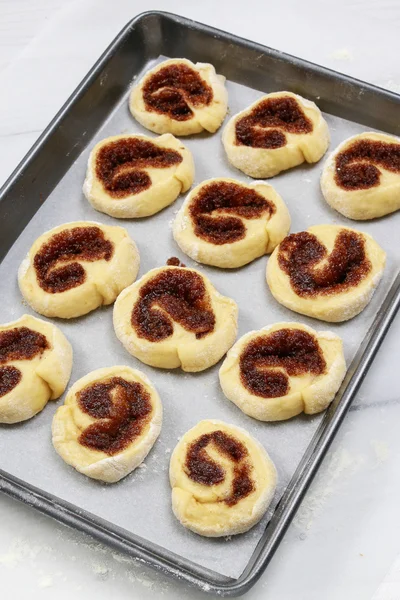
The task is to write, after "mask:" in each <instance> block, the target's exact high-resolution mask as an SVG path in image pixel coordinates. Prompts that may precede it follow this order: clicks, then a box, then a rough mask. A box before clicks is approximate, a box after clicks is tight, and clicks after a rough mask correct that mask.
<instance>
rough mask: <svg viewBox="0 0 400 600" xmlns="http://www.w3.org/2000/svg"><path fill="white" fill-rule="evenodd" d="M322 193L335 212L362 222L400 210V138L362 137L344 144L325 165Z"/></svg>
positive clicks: (363, 134) (355, 137)
mask: <svg viewBox="0 0 400 600" xmlns="http://www.w3.org/2000/svg"><path fill="white" fill-rule="evenodd" d="M321 188H322V193H323V195H324V197H325V200H326V201H327V203H328V204H330V206H332V208H334V209H336V210H337V211H338V212H340V213H341V214H342V215H344V216H345V217H348V218H349V219H355V220H359V221H365V220H366V219H376V218H377V217H382V216H383V215H387V214H389V213H392V212H394V211H396V210H399V208H400V138H397V137H393V136H391V135H385V134H383V133H372V132H367V133H360V134H359V135H355V136H353V137H351V138H349V139H348V140H346V141H344V142H342V143H341V144H340V145H339V146H338V147H337V148H336V150H335V151H334V152H332V154H331V155H330V156H329V158H328V160H327V161H326V164H325V167H324V170H323V171H322V176H321Z"/></svg>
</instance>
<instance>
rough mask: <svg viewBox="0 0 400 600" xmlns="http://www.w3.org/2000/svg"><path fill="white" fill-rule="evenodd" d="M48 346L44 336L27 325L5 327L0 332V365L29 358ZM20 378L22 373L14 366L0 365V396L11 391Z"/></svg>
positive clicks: (40, 352)
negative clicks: (4, 329)
mask: <svg viewBox="0 0 400 600" xmlns="http://www.w3.org/2000/svg"><path fill="white" fill-rule="evenodd" d="M49 348H50V345H49V343H48V341H47V339H46V337H45V336H44V335H43V334H41V333H39V332H38V331H34V330H33V329H29V327H14V328H13V329H7V330H6V331H2V332H0V365H6V363H9V362H12V361H17V360H31V359H32V358H34V357H35V356H38V355H40V354H43V352H44V351H45V350H48V349H49ZM21 378H22V373H21V371H20V370H19V369H17V368H16V367H14V366H12V365H6V366H0V398H1V396H4V395H5V394H8V393H9V392H11V390H12V389H14V388H15V387H16V386H17V385H18V383H19V382H20V381H21Z"/></svg>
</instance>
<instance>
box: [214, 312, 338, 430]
mask: <svg viewBox="0 0 400 600" xmlns="http://www.w3.org/2000/svg"><path fill="white" fill-rule="evenodd" d="M345 373H346V363H345V359H344V355H343V347H342V340H341V339H340V338H339V337H338V336H337V335H334V334H333V333H331V332H330V331H319V332H318V331H315V330H314V329H311V327H307V325H302V324H300V323H291V322H290V323H275V324H274V325H269V326H268V327H263V328H262V329H261V330H260V331H250V333H247V334H246V335H244V336H243V337H242V338H240V340H238V341H237V342H236V344H235V345H234V346H233V347H232V348H231V349H230V350H229V352H228V355H227V357H226V359H225V360H224V362H223V364H222V367H221V368H220V371H219V380H220V383H221V387H222V390H223V392H224V394H225V396H226V397H227V398H228V399H229V400H231V401H232V402H234V403H235V404H236V405H237V406H238V407H239V408H240V409H241V410H242V411H243V412H244V413H246V414H247V415H249V416H250V417H253V418H254V419H258V420H260V421H282V420H284V419H290V418H291V417H294V416H295V415H298V414H299V413H301V412H303V411H304V412H305V413H307V414H314V413H318V412H321V411H322V410H325V408H327V406H328V405H329V404H330V402H331V401H332V400H333V398H334V397H335V394H336V392H337V391H338V389H339V387H340V384H341V383H342V381H343V377H344V376H345Z"/></svg>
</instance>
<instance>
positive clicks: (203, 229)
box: [189, 181, 276, 245]
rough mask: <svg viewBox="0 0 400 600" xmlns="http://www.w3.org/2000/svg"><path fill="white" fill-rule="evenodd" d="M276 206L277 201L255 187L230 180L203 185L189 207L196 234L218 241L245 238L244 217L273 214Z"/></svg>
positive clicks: (226, 241)
mask: <svg viewBox="0 0 400 600" xmlns="http://www.w3.org/2000/svg"><path fill="white" fill-rule="evenodd" d="M275 210H276V208H275V204H274V203H273V202H271V201H270V200H267V199H266V198H264V197H263V196H262V195H261V194H259V193H258V192H256V190H254V189H251V188H248V187H245V186H243V185H239V184H237V183H232V182H227V181H215V182H212V183H209V184H207V185H204V186H203V187H202V188H201V189H200V190H199V192H198V193H197V194H196V196H195V197H194V198H193V200H192V202H191V203H190V207H189V213H190V216H191V218H192V221H193V224H194V230H195V234H196V235H197V236H199V237H200V238H202V239H204V240H206V241H207V242H209V243H211V244H215V245H223V244H230V243H233V242H237V241H238V240H240V239H243V238H244V237H245V235H246V226H245V224H244V223H243V221H242V219H259V218H260V217H262V216H263V215H264V214H267V215H268V216H269V217H271V216H272V215H273V214H274V212H275ZM240 217H241V218H240Z"/></svg>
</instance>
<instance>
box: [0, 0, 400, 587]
mask: <svg viewBox="0 0 400 600" xmlns="http://www.w3.org/2000/svg"><path fill="white" fill-rule="evenodd" d="M150 17H151V18H153V17H159V18H161V19H168V20H170V21H173V22H174V23H178V24H184V25H187V26H193V24H194V25H196V27H197V28H200V29H202V30H204V31H206V32H208V33H210V34H212V35H217V36H219V37H222V38H225V39H230V40H234V41H235V43H237V44H239V45H242V46H247V47H250V48H253V49H256V50H259V51H262V52H263V53H265V52H268V54H270V55H271V56H274V57H275V58H277V59H283V60H288V61H290V62H292V63H293V64H298V65H301V66H305V67H307V68H309V69H310V70H314V71H315V70H316V71H318V72H320V73H323V74H325V75H327V76H329V77H330V78H336V79H340V80H342V81H344V82H346V83H350V84H353V85H357V86H358V87H360V88H362V89H365V90H368V91H371V92H376V93H379V94H380V95H383V96H385V97H386V98H388V99H390V100H393V101H395V102H397V103H399V104H400V95H399V94H396V93H394V92H391V91H388V90H385V89H383V88H380V87H378V86H375V85H373V84H370V83H366V82H363V81H360V80H358V79H356V78H353V77H350V76H348V75H344V74H342V73H339V72H336V71H334V70H332V69H328V68H326V67H322V66H319V65H317V64H315V63H312V62H309V61H307V60H304V59H301V58H297V57H294V56H292V55H290V54H286V53H284V52H280V51H277V50H274V49H272V48H269V47H267V46H264V45H262V44H259V43H256V42H252V41H250V40H247V39H244V38H241V37H238V36H236V35H235V34H231V33H227V32H224V31H221V30H219V29H216V28H214V27H210V26H208V25H204V24H201V23H197V22H196V21H193V20H191V19H187V18H185V17H180V16H178V15H175V14H173V13H168V12H163V11H147V12H144V13H141V14H139V15H138V16H136V17H135V18H133V19H132V20H131V21H129V22H128V24H127V25H126V26H125V27H124V28H123V29H122V30H121V32H120V33H119V34H118V35H117V36H116V38H115V39H114V40H113V41H112V42H111V44H110V45H109V46H108V48H107V49H106V50H105V51H104V52H103V54H102V55H101V57H100V58H99V59H98V60H97V61H96V63H95V64H94V66H93V67H92V68H91V69H90V71H89V73H88V74H87V75H86V76H85V77H84V79H83V80H82V81H81V83H80V84H79V85H78V86H77V88H76V89H75V91H74V92H73V93H72V94H71V96H70V97H69V98H68V100H67V101H66V103H65V104H64V105H63V107H62V108H61V110H60V111H59V112H58V113H57V114H56V116H55V117H54V118H53V120H52V121H51V122H50V124H49V125H48V126H47V127H46V129H45V130H44V131H43V133H42V134H41V135H40V137H39V138H38V140H37V141H36V142H35V144H34V145H33V146H32V148H31V149H30V150H29V151H28V153H27V154H26V155H25V157H24V158H23V159H22V161H21V162H20V163H19V165H18V166H17V168H16V169H15V170H14V172H13V173H12V174H11V175H10V177H9V178H8V179H7V180H6V182H5V184H4V185H3V186H2V188H1V189H0V202H1V200H2V198H3V197H4V196H5V194H6V193H7V192H8V190H9V189H10V188H11V186H12V185H13V184H14V183H15V181H16V180H17V178H18V177H19V176H20V175H21V174H22V172H23V170H24V169H25V167H26V166H27V165H28V164H29V162H30V161H31V160H33V158H34V157H35V156H36V155H37V154H38V153H39V151H40V150H41V148H42V146H43V145H44V143H45V142H46V140H47V138H48V137H50V135H51V134H52V133H53V131H54V130H55V129H56V128H57V126H58V125H59V123H60V122H61V121H62V119H63V117H64V116H65V114H66V113H67V111H68V110H69V108H70V106H71V105H72V104H73V103H74V102H75V101H76V100H77V99H79V97H80V96H81V95H82V93H83V92H84V91H85V87H86V86H87V85H88V83H90V82H91V81H92V80H93V79H95V77H96V76H97V75H98V74H99V72H100V70H101V69H102V67H103V66H104V64H105V63H106V62H107V61H108V59H109V58H110V57H111V55H112V54H113V52H114V51H115V50H116V48H117V47H118V45H119V43H120V41H121V40H122V39H123V38H124V37H125V35H126V34H127V33H128V32H129V31H130V30H131V29H132V28H133V27H135V26H137V25H138V24H144V23H145V21H146V20H147V19H148V18H150ZM399 307H400V276H398V277H397V279H396V281H395V283H394V284H393V285H392V287H391V290H390V291H389V294H388V296H387V298H386V301H385V302H384V304H383V305H382V307H381V309H380V310H379V312H378V315H377V317H376V319H375V321H374V323H373V325H372V327H371V328H370V330H369V333H368V334H367V336H366V338H365V340H364V343H363V344H362V346H361V347H360V349H359V352H358V353H357V356H356V358H357V357H358V366H356V368H355V370H354V371H353V372H352V373H351V372H350V373H349V378H348V379H347V378H346V386H347V387H346V388H345V389H344V390H343V395H342V397H341V399H340V401H339V404H338V406H337V409H336V410H337V414H336V415H335V419H333V420H331V421H330V422H329V423H327V424H326V426H324V431H323V433H322V434H321V435H320V437H319V439H317V436H318V435H319V432H320V429H319V430H318V431H317V432H316V434H315V436H314V446H313V448H312V449H311V452H310V458H309V463H308V465H307V469H306V468H305V465H304V468H303V470H302V472H301V474H300V476H299V479H298V481H297V484H298V485H297V486H296V487H294V486H293V487H292V488H291V489H290V490H289V493H288V495H287V498H286V501H285V505H284V508H283V509H282V510H281V512H280V521H279V524H277V525H276V526H275V529H274V531H273V533H272V535H271V537H270V539H269V540H268V541H267V543H265V541H264V544H265V545H264V547H263V548H262V549H261V551H260V552H259V554H258V556H257V558H256V559H255V560H254V563H253V564H252V566H251V567H250V569H249V573H248V574H246V575H243V574H242V575H241V576H240V577H239V578H238V579H236V580H232V581H230V582H229V583H226V584H221V583H217V582H216V581H215V580H214V581H215V582H212V581H211V579H210V578H208V579H207V578H206V577H202V576H199V575H197V574H193V572H191V571H190V568H189V567H188V566H183V565H178V566H176V565H174V564H171V562H170V561H169V560H168V559H166V558H165V557H164V556H162V554H161V553H160V552H159V551H154V552H153V551H151V550H150V549H147V548H145V547H144V546H143V545H141V544H140V541H139V540H138V541H137V542H136V543H132V544H131V546H132V548H134V551H135V556H136V557H137V558H139V559H140V560H143V561H144V562H145V563H146V564H149V565H150V566H153V567H155V568H157V569H160V570H161V571H163V572H164V573H166V574H169V575H174V576H175V577H177V578H178V579H181V580H185V581H186V582H187V583H190V584H192V585H196V586H197V587H200V588H201V589H202V590H203V591H206V592H209V593H216V594H219V595H222V596H228V595H229V596H239V595H242V594H244V593H245V592H246V591H247V590H249V589H250V588H251V587H252V586H253V585H254V583H256V581H257V580H258V579H259V577H260V576H261V575H262V573H263V571H264V569H265V568H266V566H267V564H268V562H269V560H270V559H271V557H272V555H273V553H274V551H275V550H276V548H277V546H278V544H279V542H280V540H281V538H282V537H283V535H284V533H285V531H286V529H287V527H288V525H289V523H290V521H291V519H292V517H293V516H294V514H295V512H296V510H297V508H298V506H299V504H300V502H301V500H302V498H303V496H304V494H305V492H306V491H307V489H308V487H309V485H310V483H311V481H312V479H313V477H314V475H315V473H316V471H317V468H318V466H319V464H320V463H321V461H322V459H323V457H324V456H325V454H326V452H327V450H328V448H329V445H330V444H331V442H332V440H333V437H334V434H335V433H336V430H337V429H338V428H339V426H340V424H341V422H342V421H343V418H344V416H345V414H346V412H347V410H348V409H349V407H350V405H351V402H352V401H353V399H354V397H355V394H356V393H357V391H358V388H359V387H360V385H361V383H362V381H363V379H364V377H365V375H366V373H367V371H368V368H369V366H370V364H371V362H372V360H373V358H374V357H375V355H376V353H377V351H378V349H379V347H380V345H381V343H382V341H383V339H384V337H385V335H386V333H387V331H388V329H389V326H390V324H391V322H392V321H393V319H394V317H395V315H396V313H397V310H398V309H399ZM354 360H356V359H354ZM353 362H354V361H353ZM350 371H351V367H350ZM324 422H325V419H324ZM324 422H323V423H324ZM312 443H313V442H311V444H312ZM29 489H31V490H32V488H30V486H28V485H25V486H23V485H19V484H18V483H17V482H16V480H15V478H13V477H10V476H7V475H6V474H5V473H3V472H1V471H0V491H3V492H4V493H5V494H7V495H9V496H11V497H14V498H16V499H18V500H20V501H24V502H27V499H26V492H27V490H29ZM24 492H25V493H24ZM32 492H33V490H32ZM33 507H34V508H36V509H37V510H39V511H41V512H43V513H45V514H48V515H50V516H53V517H54V518H56V519H57V520H58V521H61V522H63V523H65V524H67V525H73V524H76V523H77V522H79V529H81V530H83V531H84V532H86V533H88V534H90V535H92V536H93V537H96V538H97V539H100V540H102V541H103V542H108V543H111V544H112V545H114V546H115V545H118V535H116V534H114V533H113V532H111V531H110V530H106V529H105V528H100V527H99V526H98V524H96V523H94V522H93V521H92V520H91V519H89V518H86V517H85V516H84V515H83V513H82V514H81V515H80V514H79V513H74V512H73V511H71V510H70V511H68V510H66V509H65V508H64V507H63V506H62V505H61V503H60V505H57V501H55V502H53V503H52V502H51V500H49V499H48V498H47V497H46V496H45V495H43V494H40V493H36V494H35V504H34V506H33ZM277 510H279V505H278V508H277ZM273 521H274V519H272V521H271V522H270V523H272V522H273ZM122 542H123V540H122V538H121V540H120V543H121V545H122ZM260 543H263V540H262V539H261V540H260ZM256 551H257V550H255V552H256ZM130 554H131V555H132V552H131V553H130Z"/></svg>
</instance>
